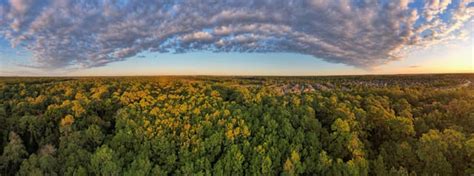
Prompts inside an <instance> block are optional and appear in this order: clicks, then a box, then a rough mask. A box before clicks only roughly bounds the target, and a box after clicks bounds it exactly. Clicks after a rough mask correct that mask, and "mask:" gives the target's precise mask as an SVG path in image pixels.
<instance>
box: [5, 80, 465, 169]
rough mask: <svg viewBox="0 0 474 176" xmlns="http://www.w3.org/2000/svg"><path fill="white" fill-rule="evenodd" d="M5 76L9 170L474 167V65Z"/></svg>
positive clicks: (6, 147)
mask: <svg viewBox="0 0 474 176" xmlns="http://www.w3.org/2000/svg"><path fill="white" fill-rule="evenodd" d="M0 80H1V81H0V99H1V101H0V137H1V139H0V146H1V147H0V148H1V149H0V150H1V151H0V154H2V155H1V158H0V175H14V174H18V175H231V174H232V175H277V174H283V175H299V174H302V175H435V174H439V175H468V174H474V89H473V86H472V85H471V84H470V82H471V81H474V75H472V74H471V75H469V74H464V75H415V76H360V77H122V78H118V77H109V78H2V79H0Z"/></svg>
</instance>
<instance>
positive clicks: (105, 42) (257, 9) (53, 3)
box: [0, 0, 473, 68]
mask: <svg viewBox="0 0 474 176" xmlns="http://www.w3.org/2000/svg"><path fill="white" fill-rule="evenodd" d="M416 4H420V2H417V3H415V2H413V1H411V0H391V1H382V0H380V1H377V0H357V1H352V0H272V1H271V0H246V1H242V0H221V1H218V0H187V1H163V0H149V1H139V0H124V1H114V0H105V1H69V0H45V1H34V0H10V1H9V2H0V36H3V38H5V39H7V40H9V41H10V43H11V44H12V46H16V47H24V48H26V49H27V50H29V51H31V52H32V54H33V61H34V65H35V66H38V67H43V68H90V67H99V66H104V65H106V64H108V63H111V62H116V61H122V60H125V59H127V58H130V57H132V56H135V55H137V54H139V53H141V52H176V53H183V52H191V51H197V50H208V51H214V52H290V53H300V54H306V55H312V56H314V57H316V58H321V59H324V60H325V61H328V62H333V63H344V64H347V65H353V66H356V67H361V68H371V67H374V66H377V65H381V64H384V63H387V62H390V61H393V60H397V59H400V58H403V57H404V56H405V55H406V54H407V53H408V52H410V50H414V49H420V48H424V47H428V46H430V45H433V44H435V43H438V42H442V41H445V40H451V39H457V37H458V36H459V35H461V34H463V35H464V37H465V34H466V33H465V32H462V31H460V30H461V29H462V27H463V25H465V24H466V23H467V22H469V21H471V20H472V19H473V7H472V5H469V0H452V1H451V0H427V1H421V4H422V5H418V6H417V5H416Z"/></svg>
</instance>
